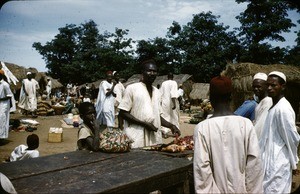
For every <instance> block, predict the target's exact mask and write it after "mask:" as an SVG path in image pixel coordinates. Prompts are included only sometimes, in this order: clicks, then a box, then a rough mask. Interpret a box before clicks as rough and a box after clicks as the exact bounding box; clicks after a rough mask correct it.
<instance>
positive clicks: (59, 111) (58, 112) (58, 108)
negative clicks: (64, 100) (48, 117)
mask: <svg viewBox="0 0 300 194" xmlns="http://www.w3.org/2000/svg"><path fill="white" fill-rule="evenodd" d="M52 108H53V109H54V112H55V115H62V112H63V111H64V110H65V106H52Z"/></svg>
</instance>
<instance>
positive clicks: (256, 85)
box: [252, 72, 273, 140]
mask: <svg viewBox="0 0 300 194" xmlns="http://www.w3.org/2000/svg"><path fill="white" fill-rule="evenodd" d="M267 78H268V76H267V74H265V73H260V72H259V73H257V74H255V75H254V77H253V82H252V88H253V91H254V94H255V96H257V97H258V101H259V102H258V104H257V105H256V107H255V119H254V121H253V125H254V129H255V131H256V135H257V138H258V140H259V139H260V136H261V132H262V130H263V127H264V124H265V121H266V118H267V115H268V111H269V109H270V107H271V106H272V104H273V102H272V98H270V97H268V92H267Z"/></svg>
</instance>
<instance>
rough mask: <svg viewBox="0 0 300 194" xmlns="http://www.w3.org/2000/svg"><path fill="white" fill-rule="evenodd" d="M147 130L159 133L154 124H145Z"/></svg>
mask: <svg viewBox="0 0 300 194" xmlns="http://www.w3.org/2000/svg"><path fill="white" fill-rule="evenodd" d="M145 128H146V129H147V130H149V131H155V132H157V130H158V128H156V127H155V126H154V125H153V124H152V123H147V122H145Z"/></svg>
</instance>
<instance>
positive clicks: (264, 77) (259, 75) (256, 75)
mask: <svg viewBox="0 0 300 194" xmlns="http://www.w3.org/2000/svg"><path fill="white" fill-rule="evenodd" d="M255 79H261V80H264V81H267V79H268V76H267V74H265V73H261V72H259V73H257V74H255V75H254V76H253V80H255Z"/></svg>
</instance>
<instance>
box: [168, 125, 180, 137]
mask: <svg viewBox="0 0 300 194" xmlns="http://www.w3.org/2000/svg"><path fill="white" fill-rule="evenodd" d="M170 129H171V131H172V133H173V134H174V135H176V134H177V135H178V136H180V135H181V131H180V130H179V129H178V128H177V127H176V126H175V125H172V127H171V128H170Z"/></svg>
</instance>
